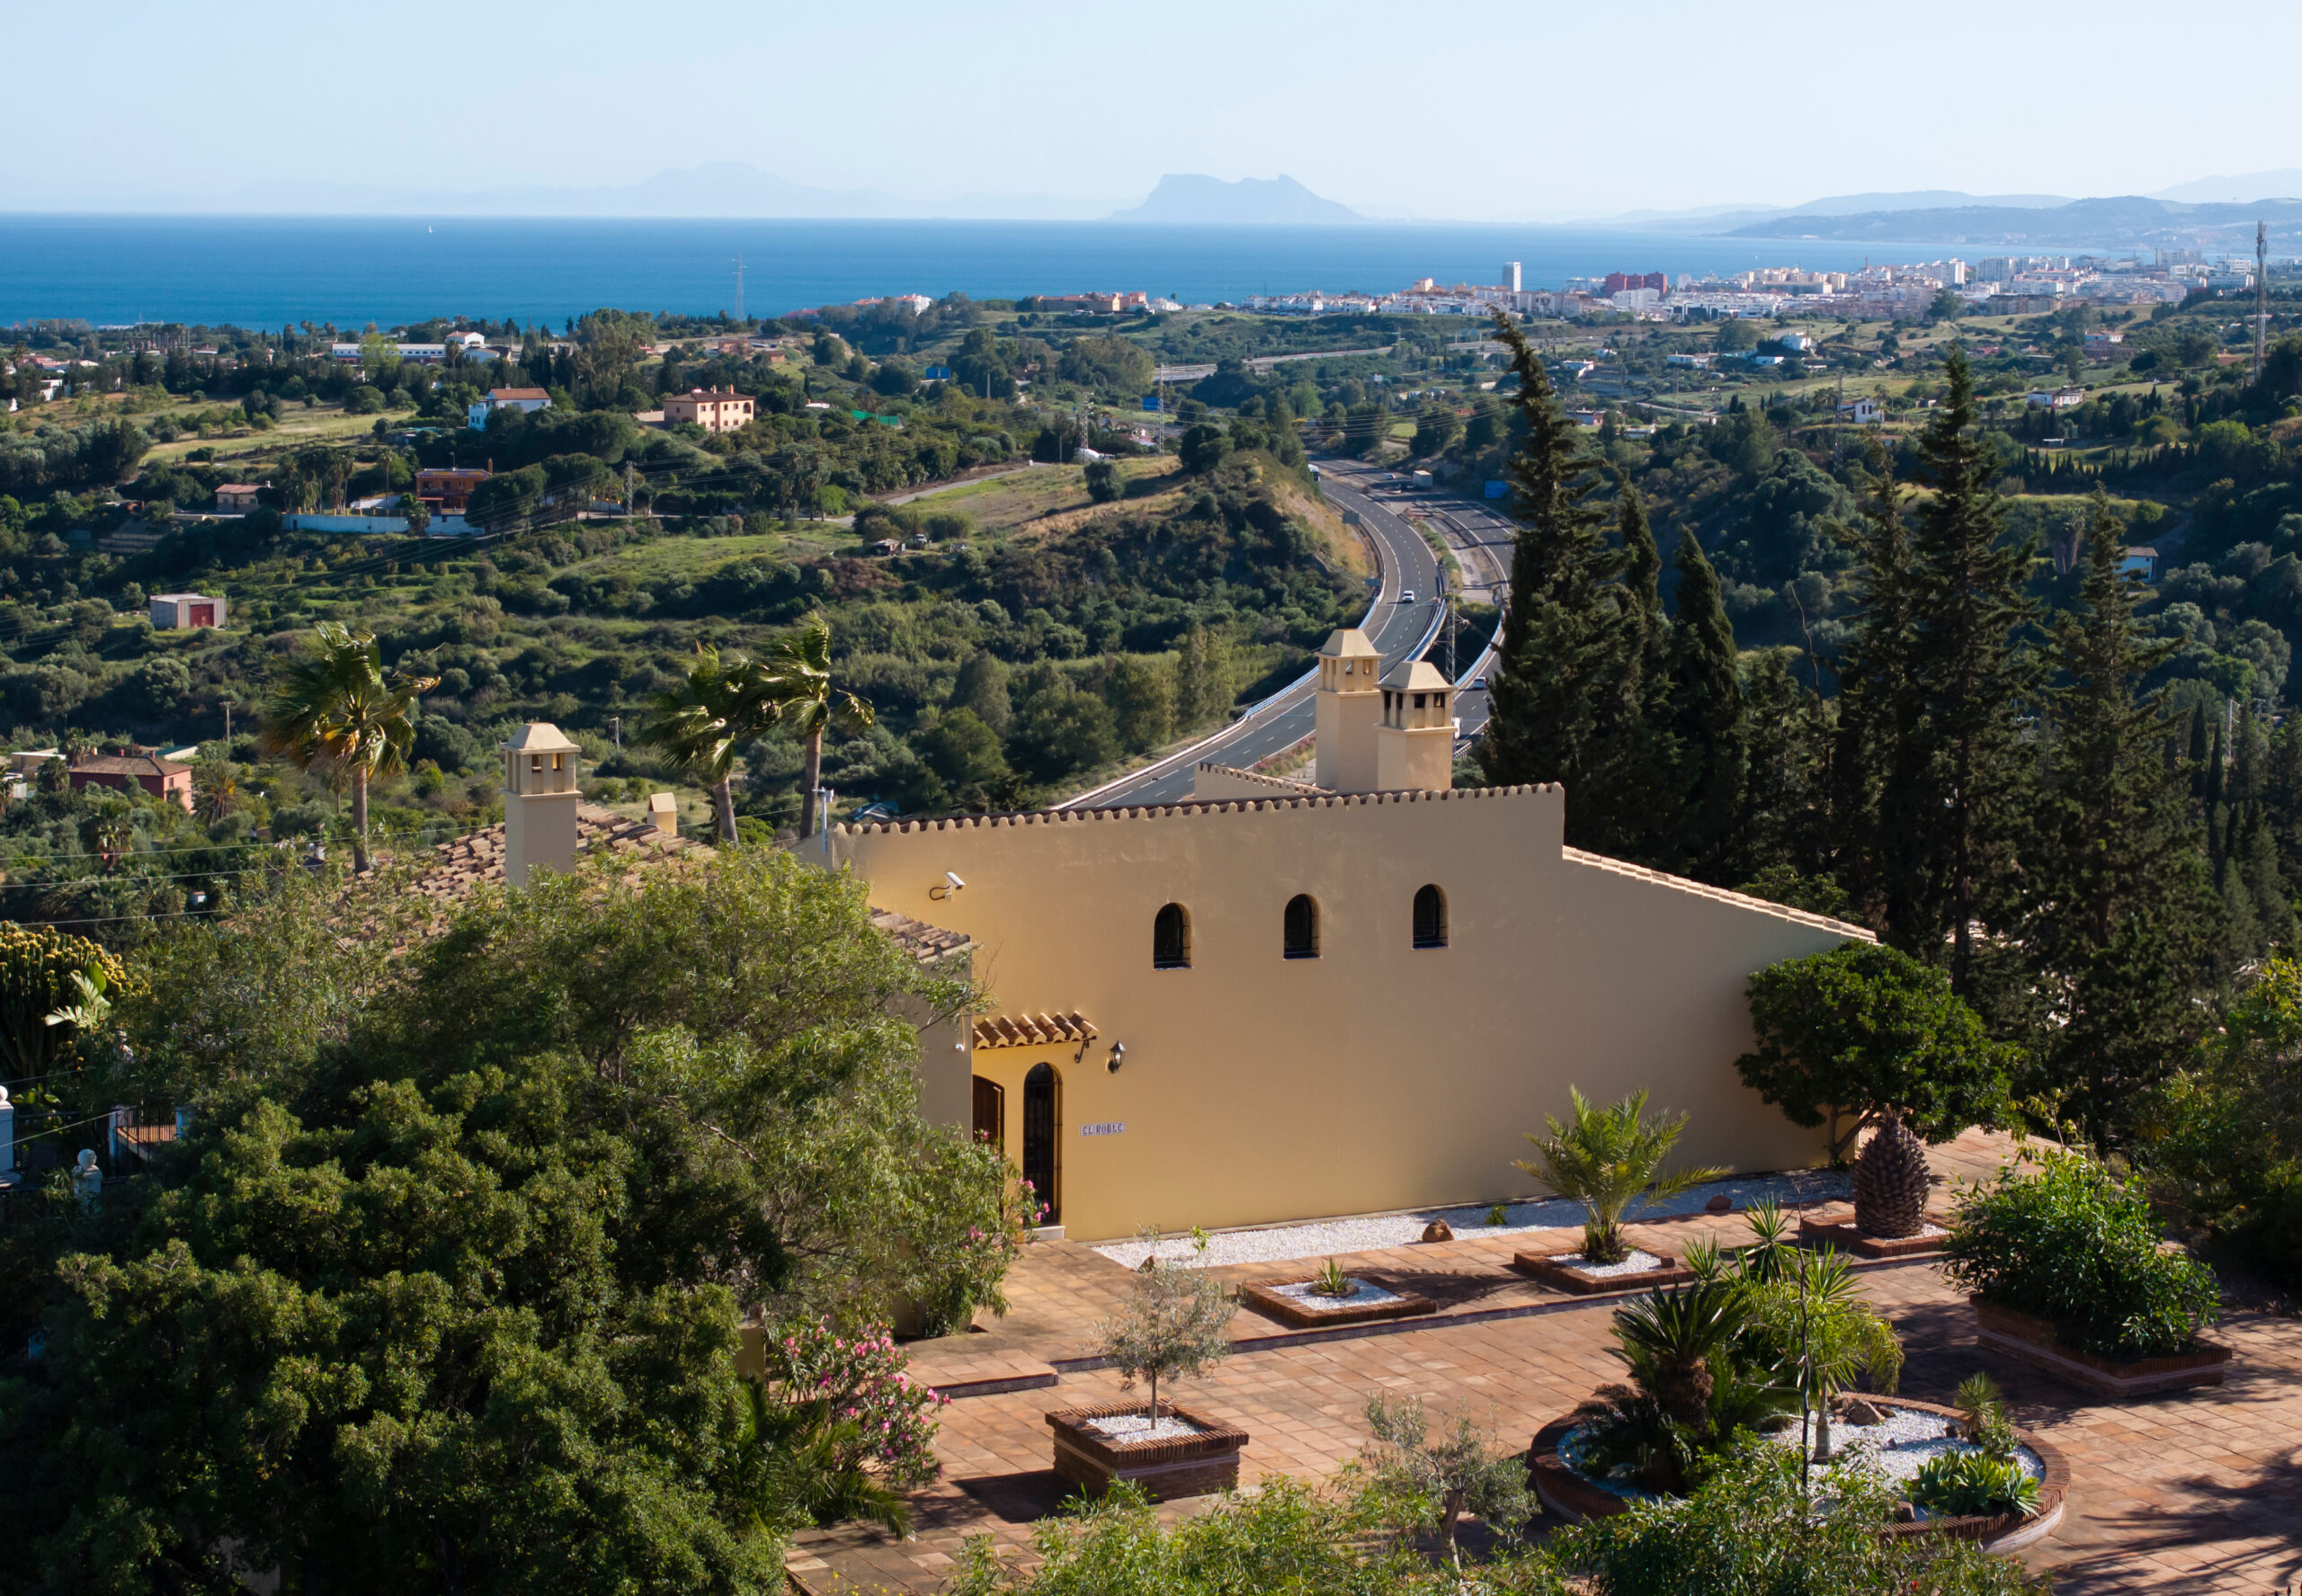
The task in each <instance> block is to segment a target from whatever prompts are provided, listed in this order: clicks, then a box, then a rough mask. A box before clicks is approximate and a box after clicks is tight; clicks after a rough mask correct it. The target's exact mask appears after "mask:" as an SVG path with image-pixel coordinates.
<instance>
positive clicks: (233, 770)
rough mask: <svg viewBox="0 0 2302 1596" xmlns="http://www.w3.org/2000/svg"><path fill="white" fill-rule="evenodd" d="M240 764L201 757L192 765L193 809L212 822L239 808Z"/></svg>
mask: <svg viewBox="0 0 2302 1596" xmlns="http://www.w3.org/2000/svg"><path fill="white" fill-rule="evenodd" d="M241 797H242V794H241V791H240V767H239V766H237V765H236V764H234V763H233V762H231V761H230V760H228V759H203V760H201V762H199V763H198V764H196V765H194V766H192V813H193V814H194V815H196V816H199V817H200V818H201V819H202V820H204V821H206V822H207V823H208V824H209V825H215V824H216V822H218V821H219V820H221V819H223V818H224V816H227V815H229V814H231V813H232V812H233V811H234V810H236V809H237V808H238V807H240V798H241Z"/></svg>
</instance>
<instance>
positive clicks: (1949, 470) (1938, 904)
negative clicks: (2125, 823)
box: [1887, 349, 2036, 1000]
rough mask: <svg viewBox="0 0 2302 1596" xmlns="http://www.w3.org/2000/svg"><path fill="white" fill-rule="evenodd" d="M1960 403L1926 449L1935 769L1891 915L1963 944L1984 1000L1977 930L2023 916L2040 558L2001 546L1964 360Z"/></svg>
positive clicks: (1956, 381)
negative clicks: (2014, 912) (2036, 565)
mask: <svg viewBox="0 0 2302 1596" xmlns="http://www.w3.org/2000/svg"><path fill="white" fill-rule="evenodd" d="M1945 376H1946V378H1947V380H1948V385H1949V393H1948V395H1947V397H1945V398H1944V399H1943V401H1942V404H1941V408H1939V409H1938V410H1937V411H1936V412H1935V415H1934V418H1933V420H1932V422H1931V423H1929V424H1928V426H1927V429H1926V432H1925V434H1924V436H1923V438H1922V439H1921V441H1920V445H1919V455H1920V459H1921V460H1922V462H1923V477H1924V479H1925V483H1926V486H1929V487H1930V488H1932V490H1933V491H1932V494H1931V495H1930V496H1929V497H1928V498H1927V499H1926V500H1925V502H1924V503H1923V504H1921V505H1920V506H1919V512H1918V524H1917V528H1916V531H1915V532H1914V536H1913V538H1912V540H1911V565H1910V578H1909V581H1910V613H1911V619H1912V621H1913V624H1914V638H1913V647H1912V653H1911V689H1912V696H1913V699H1914V704H1913V706H1912V708H1913V709H1914V710H1915V711H1916V713H1915V715H1914V717H1913V718H1911V720H1910V721H1909V723H1908V724H1909V726H1910V727H1911V728H1912V735H1913V736H1915V738H1916V739H1917V743H1918V751H1919V752H1921V753H1923V755H1924V757H1923V761H1918V760H1914V761H1911V763H1913V764H1914V765H1917V766H1919V767H1920V768H1919V769H1918V771H1917V780H1916V781H1915V782H1914V784H1913V786H1912V788H1911V789H1910V790H1909V791H1908V792H1907V794H1906V795H1905V798H1906V800H1915V801H1905V803H1903V804H1902V805H1901V806H1899V807H1900V808H1901V810H1902V814H1901V816H1899V817H1898V818H1900V819H1902V820H1903V822H1904V823H1905V824H1906V825H1908V826H1909V827H1910V831H1909V835H1910V837H1911V840H1912V842H1913V843H1914V846H1915V848H1916V856H1915V860H1914V862H1915V863H1916V865H1917V866H1918V868H1917V869H1914V870H1911V871H1908V872H1905V877H1904V879H1903V880H1901V881H1900V882H1899V883H1897V884H1896V893H1895V896H1892V897H1890V898H1889V900H1888V903H1887V924H1888V932H1889V934H1890V935H1891V936H1892V937H1893V939H1894V940H1895V941H1896V942H1897V943H1898V944H1899V945H1900V946H1901V947H1903V948H1904V949H1905V950H1907V951H1910V952H1913V953H1915V954H1917V955H1918V956H1919V957H1921V958H1934V957H1935V956H1936V955H1937V953H1938V950H1940V949H1941V945H1942V939H1943V937H1944V935H1945V933H1947V934H1948V935H1949V938H1950V985H1951V988H1952V989H1953V990H1954V991H1956V992H1958V994H1960V995H1961V996H1964V997H1967V998H1968V999H1969V1000H1972V999H1973V998H1974V997H1975V996H1976V970H1975V936H1974V933H1975V929H1976V926H1977V925H1978V924H1986V923H1990V922H1992V921H1993V920H1994V918H1996V917H1997V916H1998V915H1999V914H2002V913H2003V911H2005V910H2006V909H2007V908H2008V907H2010V905H2009V904H2008V902H2007V896H2008V891H2007V889H2008V888H2009V887H2010V886H2011V885H2012V879H2013V875H2014V868H2015V856H2016V847H2017V844H2018V843H2019V841H2020V839H2021V834H2022V831H2023V828H2024V826H2025V825H2027V823H2028V818H2029V817H2028V816H2027V815H2026V814H2025V812H2024V811H2025V809H2026V807H2027V806H2028V804H2029V801H2030V789H2031V787H2032V781H2031V764H2030V756H2029V754H2028V753H2027V752H2026V750H2025V746H2024V741H2023V716H2024V714H2025V713H2026V711H2027V710H2028V709H2030V702H2031V699H2032V696H2033V689H2034V685H2035V676H2036V671H2035V662H2034V660H2033V658H2032V655H2031V653H2030V649H2029V647H2028V646H2027V645H2026V643H2025V641H2024V639H2023V637H2022V634H2023V632H2024V631H2026V630H2027V629H2028V628H2029V627H2030V624H2031V621H2032V620H2033V617H2034V613H2035V610H2034V606H2033V605H2032V604H2031V602H2030V599H2029V598H2028V597H2027V596H2026V594H2025V593H2024V584H2025V583H2026V581H2027V579H2028V577H2029V575H2030V563H2031V559H2032V557H2033V553H2034V549H2033V547H2032V545H2031V543H2030V540H2029V539H2022V540H2021V541H2020V542H2015V543H2005V544H2002V541H2001V539H2000V536H1999V533H2000V525H2001V522H2002V519H2003V509H2002V506H2001V504H1999V500H1998V496H1997V495H1996V494H1994V492H1993V491H1992V490H1991V486H1990V479H1991V477H1992V475H1993V468H1992V466H1991V464H1990V461H1989V459H1987V458H1986V457H1985V454H1984V451H1983V450H1982V448H1981V446H1980V443H1979V441H1977V439H1976V432H1975V403H1974V379H1973V375H1972V373H1971V372H1969V371H1968V370H1967V361H1966V357H1965V355H1964V354H1962V353H1960V352H1958V351H1957V350H1955V349H1954V350H1953V351H1952V352H1951V353H1950V359H1949V361H1947V362H1946V367H1945Z"/></svg>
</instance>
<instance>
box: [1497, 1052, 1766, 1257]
mask: <svg viewBox="0 0 2302 1596" xmlns="http://www.w3.org/2000/svg"><path fill="white" fill-rule="evenodd" d="M1567 1095H1568V1098H1569V1100H1570V1101H1572V1102H1573V1104H1574V1109H1575V1117H1574V1119H1572V1120H1570V1121H1569V1122H1568V1123H1566V1124H1565V1125H1562V1124H1560V1123H1559V1122H1558V1120H1557V1119H1556V1118H1554V1117H1552V1116H1550V1115H1548V1114H1546V1115H1545V1116H1544V1117H1543V1118H1544V1121H1545V1123H1546V1124H1547V1125H1548V1127H1549V1134H1548V1135H1547V1136H1535V1135H1533V1134H1531V1133H1530V1134H1529V1136H1528V1137H1527V1139H1528V1140H1529V1141H1530V1142H1531V1143H1533V1144H1534V1147H1535V1155H1534V1156H1533V1157H1532V1158H1529V1159H1521V1160H1520V1161H1519V1162H1518V1163H1517V1164H1516V1165H1514V1167H1515V1168H1517V1169H1519V1170H1521V1171H1522V1172H1525V1173H1527V1174H1530V1175H1532V1176H1533V1177H1534V1178H1535V1179H1536V1180H1538V1181H1541V1182H1542V1183H1543V1184H1544V1185H1545V1186H1548V1187H1549V1188H1550V1190H1553V1191H1555V1192H1557V1194H1558V1195H1559V1196H1561V1197H1564V1198H1566V1199H1569V1200H1571V1201H1574V1202H1577V1203H1580V1204H1581V1205H1582V1207H1583V1211H1584V1214H1585V1215H1586V1216H1588V1217H1587V1219H1586V1221H1585V1223H1584V1227H1583V1235H1584V1250H1583V1257H1584V1262H1590V1263H1602V1264H1604V1263H1620V1262H1622V1261H1623V1260H1624V1259H1625V1258H1627V1257H1628V1256H1629V1255H1630V1247H1629V1244H1628V1243H1627V1242H1625V1241H1624V1240H1623V1235H1622V1216H1623V1212H1624V1210H1625V1209H1626V1208H1628V1207H1629V1206H1630V1204H1631V1202H1632V1200H1633V1199H1637V1198H1640V1197H1644V1198H1646V1199H1647V1200H1648V1201H1650V1202H1655V1201H1660V1200H1662V1199H1664V1198H1666V1197H1673V1196H1676V1195H1677V1194H1678V1193H1679V1192H1682V1191H1683V1190H1686V1189H1687V1188H1688V1187H1690V1186H1697V1185H1700V1184H1701V1183H1702V1182H1703V1181H1715V1180H1717V1179H1718V1178H1719V1177H1720V1176H1721V1175H1724V1174H1726V1170H1724V1169H1715V1168H1708V1167H1705V1168H1700V1169H1682V1170H1678V1171H1676V1172H1671V1173H1667V1174H1666V1173H1664V1171H1663V1161H1664V1159H1666V1158H1668V1157H1669V1156H1670V1155H1671V1148H1672V1147H1673V1146H1674V1145H1675V1144H1676V1143H1677V1141H1678V1139H1679V1134H1680V1133H1681V1132H1682V1131H1683V1130H1684V1129H1685V1128H1686V1125H1687V1116H1686V1115H1684V1114H1681V1115H1679V1116H1677V1117H1676V1118H1675V1119H1674V1118H1672V1117H1670V1116H1667V1115H1663V1114H1656V1115H1655V1116H1653V1117H1652V1118H1650V1117H1649V1116H1648V1115H1647V1112H1646V1088H1645V1087H1643V1086H1642V1087H1640V1088H1639V1089H1638V1090H1637V1091H1636V1092H1632V1093H1631V1094H1630V1095H1629V1096H1628V1097H1626V1098H1624V1099H1623V1100H1622V1101H1620V1102H1619V1103H1615V1104H1613V1105H1612V1106H1611V1107H1608V1108H1603V1109H1600V1108H1593V1107H1592V1106H1591V1103H1590V1101H1589V1100H1587V1099H1586V1098H1584V1095H1583V1093H1582V1092H1580V1091H1578V1090H1576V1089H1575V1088H1574V1087H1572V1086H1570V1087H1568V1088H1567Z"/></svg>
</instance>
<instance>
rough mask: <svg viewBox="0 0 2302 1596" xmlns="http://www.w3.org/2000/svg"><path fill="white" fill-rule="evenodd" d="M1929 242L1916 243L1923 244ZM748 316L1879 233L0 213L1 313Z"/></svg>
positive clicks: (1354, 286)
mask: <svg viewBox="0 0 2302 1596" xmlns="http://www.w3.org/2000/svg"><path fill="white" fill-rule="evenodd" d="M1914 247H1915V246H1914ZM738 254H740V255H741V256H742V257H743V260H744V267H745V271H744V282H745V309H746V310H748V311H749V313H750V314H751V315H753V316H759V317H765V316H773V315H775V314H777V313H779V312H782V311H788V310H797V309H800V308H807V307H812V306H816V305H823V304H832V303H839V302H843V301H848V300H853V299H865V298H870V297H876V296H879V295H883V294H898V293H920V294H926V295H929V296H930V297H932V298H938V299H940V298H941V297H942V296H943V295H945V294H948V293H951V292H954V291H958V292H963V293H966V294H968V295H971V296H973V297H975V298H977V299H1009V298H1016V297H1020V296H1022V295H1024V294H1036V293H1081V292H1087V291H1090V290H1107V291H1111V290H1116V291H1127V290H1142V291H1144V292H1147V293H1150V294H1154V295H1159V294H1164V295H1168V296H1170V297H1172V298H1174V299H1181V300H1182V301H1183V302H1184V303H1186V304H1203V303H1213V302H1217V301H1220V300H1225V299H1230V300H1238V299H1244V298H1245V297H1246V296H1247V295H1249V294H1256V293H1265V292H1269V293H1289V292H1299V291H1303V290H1314V289H1316V290H1321V291H1323V292H1326V293H1342V292H1347V291H1352V290H1362V291H1381V290H1396V289H1401V288H1405V287H1406V286H1408V285H1409V284H1410V283H1412V282H1413V281H1414V280H1415V279H1416V278H1418V277H1435V278H1437V279H1438V280H1439V281H1441V282H1455V281H1464V282H1495V281H1499V280H1500V273H1501V272H1502V269H1503V262H1505V261H1518V262H1520V263H1521V266H1522V269H1523V272H1524V276H1523V279H1522V281H1524V284H1525V286H1526V287H1528V288H1530V289H1537V288H1557V287H1559V286H1561V285H1562V284H1563V283H1564V282H1565V281H1566V279H1567V278H1569V277H1587V276H1596V275H1601V274H1603V273H1605V272H1617V271H1619V272H1656V271H1660V272H1669V273H1671V274H1673V275H1674V276H1675V275H1676V274H1677V273H1679V272H1693V273H1695V274H1696V275H1698V276H1700V275H1702V274H1703V273H1706V272H1727V271H1742V270H1746V269H1748V268H1750V267H1753V266H1769V265H1779V266H1789V265H1798V266H1805V267H1807V268H1808V269H1809V270H1843V269H1845V268H1846V267H1849V266H1859V265H1860V264H1861V263H1862V262H1863V261H1864V260H1865V259H1866V258H1867V254H1866V251H1865V249H1864V246H1862V245H1851V244H1831V243H1818V242H1815V241H1811V240H1800V241H1789V240H1773V239H1743V238H1703V237H1689V236H1683V235H1679V234H1639V233H1628V232H1614V231H1603V230H1598V229H1590V228H1572V227H1452V226H1446V227H1439V226H1434V227H1388V226H1380V227H1143V226H1135V225H1131V224H1126V223H1109V222H1013V221H1007V222H998V221H771V220H727V221H721V220H692V221H675V220H654V219H649V220H568V219H559V218H551V219H534V220H526V219H513V220H489V219H476V218H444V219H438V220H433V221H428V222H427V221H425V220H424V219H422V218H404V217H358V218H335V217H326V218H307V217H148V216H134V217H130V216H120V217H101V216H0V325H6V324H11V323H16V322H22V321H25V320H29V319H32V318H39V317H81V318H84V319H85V320H88V321H91V322H94V323H96V324H98V325H110V324H119V323H127V322H136V321H174V322H184V323H191V324H207V325H221V324H226V323H229V324H232V325H239V326H255V327H277V326H282V325H288V324H290V323H294V322H301V321H315V322H334V323H335V324H336V325H338V326H354V327H356V326H361V325H365V324H367V323H368V322H370V321H373V322H376V323H378V324H379V325H384V326H391V325H397V324H403V323H406V322H412V321H421V320H424V319H428V318H429V317H435V316H466V317H486V318H488V319H490V320H501V319H503V318H504V317H518V318H519V319H520V320H521V321H522V322H535V321H543V322H548V323H552V324H555V325H557V324H559V323H561V322H563V321H565V319H566V318H567V317H571V316H580V315H582V314H583V313H584V311H587V310H592V309H595V308H599V307H601V306H613V307H616V308H620V309H625V310H635V311H679V312H684V313H689V314H701V315H709V314H711V313H712V312H714V311H718V310H728V311H732V310H734V308H736V256H737V255H738Z"/></svg>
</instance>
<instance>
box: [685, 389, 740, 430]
mask: <svg viewBox="0 0 2302 1596" xmlns="http://www.w3.org/2000/svg"><path fill="white" fill-rule="evenodd" d="M753 410H754V401H753V399H752V397H751V396H750V395H749V394H739V393H737V392H736V390H735V389H733V388H690V389H689V390H688V391H687V392H685V393H683V394H665V396H664V419H665V421H666V422H683V421H691V422H693V423H694V424H696V425H697V426H700V427H701V428H702V429H703V430H704V431H705V432H735V431H736V430H737V429H738V428H741V427H744V426H746V425H748V424H750V422H751V419H752V415H753Z"/></svg>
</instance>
